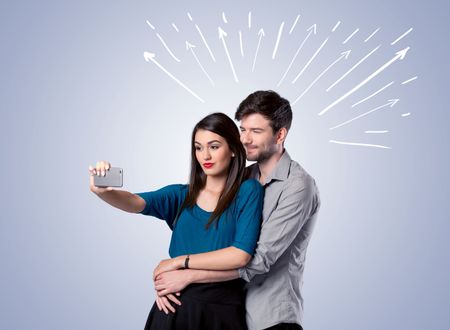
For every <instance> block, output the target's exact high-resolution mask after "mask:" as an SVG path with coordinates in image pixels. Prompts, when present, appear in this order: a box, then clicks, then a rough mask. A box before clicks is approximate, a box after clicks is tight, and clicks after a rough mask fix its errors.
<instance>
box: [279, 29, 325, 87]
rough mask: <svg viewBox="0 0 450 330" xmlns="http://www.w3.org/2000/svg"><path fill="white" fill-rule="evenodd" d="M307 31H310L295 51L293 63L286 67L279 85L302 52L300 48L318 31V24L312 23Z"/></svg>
mask: <svg viewBox="0 0 450 330" xmlns="http://www.w3.org/2000/svg"><path fill="white" fill-rule="evenodd" d="M306 31H308V35H307V36H306V38H305V39H303V42H302V43H301V44H300V46H299V47H298V49H297V51H296V52H295V55H294V57H293V58H292V60H291V63H290V64H289V66H288V68H287V69H286V72H285V73H284V75H283V77H281V79H280V81H279V82H278V84H277V86H278V87H279V86H280V85H281V83H282V82H283V80H284V78H285V77H286V75H287V74H288V72H289V70H290V69H291V67H292V64H294V61H295V59H296V58H297V56H298V54H299V53H300V50H301V49H302V48H303V45H304V44H305V43H306V40H308V39H309V36H310V35H311V34H312V33H314V34H316V32H317V25H316V24H314V25H311V26H310V27H309V28H308V29H307V30H306Z"/></svg>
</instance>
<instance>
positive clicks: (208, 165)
mask: <svg viewBox="0 0 450 330" xmlns="http://www.w3.org/2000/svg"><path fill="white" fill-rule="evenodd" d="M213 165H214V163H203V167H205V168H211V167H213Z"/></svg>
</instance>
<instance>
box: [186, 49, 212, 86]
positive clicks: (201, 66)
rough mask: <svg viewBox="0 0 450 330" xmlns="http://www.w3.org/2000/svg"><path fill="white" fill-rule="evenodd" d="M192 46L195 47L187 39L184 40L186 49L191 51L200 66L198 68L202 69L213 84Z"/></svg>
mask: <svg viewBox="0 0 450 330" xmlns="http://www.w3.org/2000/svg"><path fill="white" fill-rule="evenodd" d="M194 48H195V46H194V45H193V44H191V43H189V42H188V41H186V49H187V50H190V51H191V53H192V55H193V56H194V58H195V60H196V61H197V63H198V65H199V66H200V69H202V71H203V73H204V74H205V75H206V77H207V78H208V80H209V82H210V83H211V85H213V86H214V81H213V80H212V79H211V77H210V76H209V74H208V72H206V70H205V68H204V67H203V65H202V64H201V63H200V60H199V59H198V57H197V55H196V54H195V51H194Z"/></svg>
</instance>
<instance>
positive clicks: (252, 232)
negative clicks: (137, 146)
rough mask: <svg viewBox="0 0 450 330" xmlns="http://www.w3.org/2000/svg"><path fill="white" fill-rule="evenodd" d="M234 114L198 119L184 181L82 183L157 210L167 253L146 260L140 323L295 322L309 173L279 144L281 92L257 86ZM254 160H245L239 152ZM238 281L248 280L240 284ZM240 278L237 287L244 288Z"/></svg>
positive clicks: (135, 206) (314, 204)
mask: <svg viewBox="0 0 450 330" xmlns="http://www.w3.org/2000/svg"><path fill="white" fill-rule="evenodd" d="M235 118H236V120H239V121H240V130H241V132H240V134H239V130H238V129H237V127H236V125H235V124H234V122H233V120H231V119H230V118H229V117H227V116H226V115H224V114H221V113H214V114H211V115H208V116H206V117H205V118H203V119H202V120H201V121H200V122H199V123H197V125H196V126H195V128H194V130H193V133H192V143H191V144H192V145H191V149H192V152H191V157H192V160H191V173H190V179H189V184H188V185H169V186H166V187H164V188H162V189H160V190H156V191H152V192H144V193H137V194H133V193H130V192H127V191H123V190H113V189H112V188H99V187H96V186H94V184H93V181H94V180H93V176H94V175H105V171H107V170H108V169H109V168H110V164H109V163H108V162H98V163H97V166H96V168H93V167H89V172H90V188H91V191H93V192H94V193H96V194H97V195H98V196H99V197H100V198H101V199H103V200H104V201H105V202H107V203H109V204H111V205H112V206H115V207H117V208H119V209H121V210H124V211H127V212H132V213H141V214H144V215H150V216H153V217H157V218H160V219H163V220H165V221H166V222H167V224H168V225H169V227H170V228H171V229H172V231H173V232H172V238H171V242H170V248H169V254H170V256H171V259H167V260H163V261H161V262H160V263H159V265H158V266H157V267H156V268H155V270H154V274H153V276H154V277H153V279H154V284H155V289H156V290H157V299H156V302H155V304H154V305H153V308H152V310H151V311H150V314H149V316H148V319H147V323H146V326H145V329H146V330H148V329H189V330H194V329H195V330H197V329H208V330H209V329H212V330H219V329H222V330H224V329H233V330H234V329H236V330H237V329H247V327H248V328H249V329H258V330H259V329H302V326H301V324H302V316H303V299H302V296H301V286H302V277H303V276H302V275H303V269H304V263H305V254H306V248H307V245H308V242H309V240H310V238H311V234H312V231H313V228H314V224H315V221H316V216H317V211H318V209H319V205H320V201H319V193H318V190H317V187H316V184H315V182H314V179H313V178H312V177H311V176H310V175H309V174H308V173H307V172H306V171H305V170H304V169H303V168H302V167H301V166H300V165H299V164H298V163H296V162H295V161H293V160H291V158H290V157H289V155H288V153H287V151H286V150H285V149H284V141H285V139H286V136H287V133H288V130H289V128H290V126H291V122H292V111H291V107H290V104H289V101H287V100H286V99H284V98H282V97H280V96H279V95H278V94H277V93H275V92H273V91H257V92H254V93H252V94H250V95H249V96H248V97H247V98H246V99H245V100H244V101H242V102H241V104H240V105H239V107H238V109H237V111H236V114H235ZM246 158H247V160H249V161H256V163H255V164H253V165H251V166H250V167H247V168H245V159H246ZM247 282H248V283H247ZM244 284H245V287H244Z"/></svg>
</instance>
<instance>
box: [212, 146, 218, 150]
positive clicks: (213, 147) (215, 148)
mask: <svg viewBox="0 0 450 330" xmlns="http://www.w3.org/2000/svg"><path fill="white" fill-rule="evenodd" d="M211 149H212V150H217V149H219V146H211Z"/></svg>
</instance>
